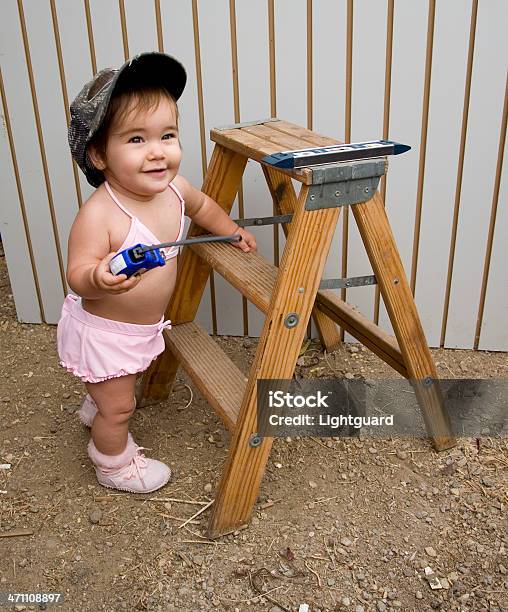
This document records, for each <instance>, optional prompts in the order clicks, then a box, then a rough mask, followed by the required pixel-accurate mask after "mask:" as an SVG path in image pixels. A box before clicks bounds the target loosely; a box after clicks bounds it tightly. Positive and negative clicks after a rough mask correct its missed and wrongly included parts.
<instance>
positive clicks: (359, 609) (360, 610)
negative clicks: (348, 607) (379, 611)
mask: <svg viewBox="0 0 508 612" xmlns="http://www.w3.org/2000/svg"><path fill="white" fill-rule="evenodd" d="M355 612H365V608H364V607H363V606H356V608H355Z"/></svg>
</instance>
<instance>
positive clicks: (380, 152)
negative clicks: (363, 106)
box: [261, 140, 411, 169]
mask: <svg viewBox="0 0 508 612" xmlns="http://www.w3.org/2000/svg"><path fill="white" fill-rule="evenodd" d="M410 148H411V147H410V146H409V145H404V144H400V143H399V142H393V141H392V140H372V141H369V142H355V143H350V144H338V145H332V146H330V147H314V148H312V149H297V150H295V151H281V152H280V153H273V154H272V155H267V156H266V157H263V159H262V160H261V161H262V162H263V163H264V164H270V165H271V166H275V167H276V168H284V169H292V168H302V167H305V166H314V165H317V164H331V163H334V162H344V161H355V160H357V159H368V158H370V157H384V156H385V155H399V154H400V153H405V152H406V151H409V149H410Z"/></svg>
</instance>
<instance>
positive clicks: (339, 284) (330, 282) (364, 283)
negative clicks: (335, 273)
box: [319, 275, 377, 290]
mask: <svg viewBox="0 0 508 612" xmlns="http://www.w3.org/2000/svg"><path fill="white" fill-rule="evenodd" d="M369 285H377V279H376V277H375V276H374V275H372V276H351V277H349V278H326V279H323V280H322V281H321V282H320V283H319V289H320V290H323V289H347V288H349V287H368V286H369Z"/></svg>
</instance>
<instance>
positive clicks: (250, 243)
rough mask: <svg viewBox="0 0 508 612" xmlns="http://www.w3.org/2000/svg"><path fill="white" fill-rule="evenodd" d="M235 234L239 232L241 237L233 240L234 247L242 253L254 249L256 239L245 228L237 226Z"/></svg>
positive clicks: (255, 247)
mask: <svg viewBox="0 0 508 612" xmlns="http://www.w3.org/2000/svg"><path fill="white" fill-rule="evenodd" d="M235 234H240V236H241V237H242V239H241V240H239V241H238V242H233V244H234V245H235V247H238V248H239V249H242V251H243V252H244V253H248V252H249V251H255V250H256V249H257V246H256V239H255V238H254V236H253V235H252V234H251V233H250V232H248V231H247V230H246V229H245V228H243V227H239V228H238V229H237V231H236V232H235Z"/></svg>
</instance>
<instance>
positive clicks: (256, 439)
mask: <svg viewBox="0 0 508 612" xmlns="http://www.w3.org/2000/svg"><path fill="white" fill-rule="evenodd" d="M260 444H261V436H260V435H259V434H257V433H254V434H252V436H251V437H250V438H249V446H252V447H254V448H255V447H256V446H259V445H260Z"/></svg>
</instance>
